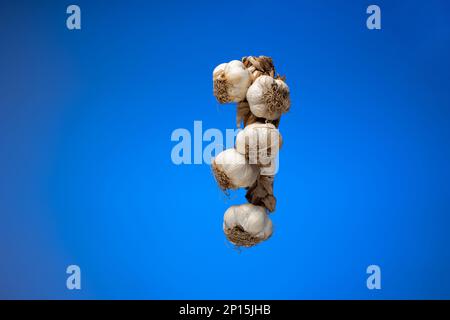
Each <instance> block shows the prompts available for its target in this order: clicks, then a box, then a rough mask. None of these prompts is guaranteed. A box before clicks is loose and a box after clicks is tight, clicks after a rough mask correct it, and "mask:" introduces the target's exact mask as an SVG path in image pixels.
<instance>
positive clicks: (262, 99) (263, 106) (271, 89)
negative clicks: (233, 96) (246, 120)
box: [247, 75, 291, 120]
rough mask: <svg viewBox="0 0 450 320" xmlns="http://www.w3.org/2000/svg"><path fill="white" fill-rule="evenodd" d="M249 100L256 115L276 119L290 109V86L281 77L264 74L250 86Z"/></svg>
mask: <svg viewBox="0 0 450 320" xmlns="http://www.w3.org/2000/svg"><path fill="white" fill-rule="evenodd" d="M247 101H248V103H249V105H250V110H251V112H252V113H253V114H254V115H255V116H257V117H260V118H265V119H268V120H275V119H278V118H279V117H280V116H281V114H282V113H285V112H287V111H289V108H290V105H291V102H290V96H289V87H288V86H287V84H286V83H285V82H284V81H283V80H281V79H274V78H272V77H270V76H266V75H263V76H260V77H258V78H257V79H256V80H255V81H254V82H253V84H252V85H251V86H250V87H249V88H248V91H247Z"/></svg>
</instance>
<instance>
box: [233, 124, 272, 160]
mask: <svg viewBox="0 0 450 320" xmlns="http://www.w3.org/2000/svg"><path fill="white" fill-rule="evenodd" d="M280 147H281V135H280V133H279V132H278V129H277V128H275V126H274V125H273V124H271V123H253V124H250V125H248V126H246V127H245V128H244V130H242V131H240V132H239V133H238V135H237V137H236V150H237V151H238V152H239V153H242V154H243V155H245V157H246V159H248V161H249V163H251V164H261V165H267V164H269V163H270V162H271V161H272V160H273V159H274V158H275V157H276V156H277V154H278V150H279V148H280Z"/></svg>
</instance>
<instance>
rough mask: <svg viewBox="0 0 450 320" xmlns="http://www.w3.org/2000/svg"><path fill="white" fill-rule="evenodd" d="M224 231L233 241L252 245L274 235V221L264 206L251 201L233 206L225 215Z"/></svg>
mask: <svg viewBox="0 0 450 320" xmlns="http://www.w3.org/2000/svg"><path fill="white" fill-rule="evenodd" d="M223 231H224V232H225V235H226V237H227V238H228V240H229V241H230V242H231V243H233V244H235V245H237V246H243V247H251V246H254V245H256V244H258V243H260V242H261V241H264V240H266V239H268V238H269V237H270V236H271V235H272V221H271V220H270V218H269V216H268V215H267V213H266V209H264V207H260V206H255V205H253V204H250V203H246V204H243V205H240V206H231V207H230V208H228V210H227V211H226V212H225V215H224V217H223Z"/></svg>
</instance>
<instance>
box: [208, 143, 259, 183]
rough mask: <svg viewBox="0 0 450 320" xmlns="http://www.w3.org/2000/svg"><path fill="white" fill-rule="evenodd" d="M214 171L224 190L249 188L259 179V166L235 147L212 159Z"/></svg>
mask: <svg viewBox="0 0 450 320" xmlns="http://www.w3.org/2000/svg"><path fill="white" fill-rule="evenodd" d="M212 167H213V173H214V176H215V177H216V180H217V182H218V183H219V186H220V187H221V189H223V190H227V189H238V188H248V187H250V186H251V185H253V184H254V183H255V181H256V179H258V176H259V168H258V167H257V166H256V165H252V164H249V163H248V162H247V160H246V159H245V156H244V155H242V154H240V153H239V152H237V151H236V149H234V148H230V149H226V150H224V151H222V152H221V153H219V154H218V155H217V157H215V158H214V159H213V161H212Z"/></svg>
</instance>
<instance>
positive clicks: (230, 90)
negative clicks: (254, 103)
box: [213, 60, 252, 103]
mask: <svg viewBox="0 0 450 320" xmlns="http://www.w3.org/2000/svg"><path fill="white" fill-rule="evenodd" d="M213 82H214V96H215V97H216V99H217V101H219V102H220V103H227V102H240V101H242V100H245V96H246V94H247V90H248V88H249V87H250V85H251V83H252V76H251V74H250V71H248V70H247V68H245V66H244V64H243V63H242V62H241V61H238V60H233V61H230V62H228V63H222V64H220V65H218V66H217V67H216V68H215V69H214V71H213Z"/></svg>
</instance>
